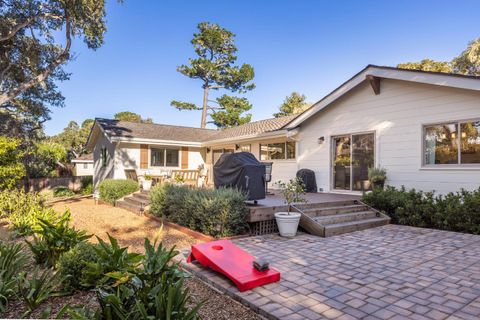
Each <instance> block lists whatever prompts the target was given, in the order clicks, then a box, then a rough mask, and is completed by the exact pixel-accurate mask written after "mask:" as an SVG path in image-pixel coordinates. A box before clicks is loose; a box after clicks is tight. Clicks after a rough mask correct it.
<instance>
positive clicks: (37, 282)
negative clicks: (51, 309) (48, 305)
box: [17, 269, 62, 317]
mask: <svg viewBox="0 0 480 320" xmlns="http://www.w3.org/2000/svg"><path fill="white" fill-rule="evenodd" d="M59 283H60V281H59V277H58V274H55V273H53V272H52V271H51V270H50V269H46V270H44V271H43V272H42V273H39V270H38V269H35V270H34V271H33V274H32V276H31V277H28V276H27V274H26V273H25V272H22V273H20V275H19V279H18V282H17V285H18V295H19V296H20V298H21V299H22V300H23V301H24V302H25V304H26V305H27V307H28V311H27V312H26V313H25V315H24V317H26V316H28V315H29V314H31V312H32V311H34V310H35V309H36V308H37V307H38V306H39V305H40V304H41V303H42V302H43V301H45V300H47V299H48V298H49V297H51V296H59V295H62V293H60V292H58V291H56V289H57V288H58V285H59Z"/></svg>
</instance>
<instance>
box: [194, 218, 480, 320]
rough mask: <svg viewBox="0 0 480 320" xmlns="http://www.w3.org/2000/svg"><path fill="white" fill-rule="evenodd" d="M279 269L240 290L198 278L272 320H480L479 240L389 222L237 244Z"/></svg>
mask: <svg viewBox="0 0 480 320" xmlns="http://www.w3.org/2000/svg"><path fill="white" fill-rule="evenodd" d="M234 242H235V243H237V244H238V245H239V246H240V247H242V248H244V249H245V250H247V251H249V252H250V253H252V254H254V255H256V256H262V257H265V258H267V259H268V260H269V261H270V263H271V265H272V266H274V267H275V268H277V269H278V270H279V271H281V272H282V280H280V282H279V283H274V284H269V285H266V286H263V287H260V288H255V289H254V290H251V291H247V292H244V293H240V292H238V290H237V289H236V288H235V287H234V286H233V285H232V283H231V282H229V281H228V280H227V279H226V278H224V277H221V276H219V275H217V274H215V273H213V272H212V271H209V270H205V269H203V268H201V267H199V266H196V265H192V264H189V267H190V268H191V270H192V271H194V272H195V273H196V274H197V275H198V276H199V277H201V278H204V279H206V280H207V281H208V282H210V283H211V284H213V285H214V286H216V287H217V288H221V290H222V291H224V292H226V293H227V294H229V295H231V296H232V297H234V298H235V299H237V300H238V301H240V302H242V303H244V304H246V305H248V306H250V307H251V308H252V309H254V310H255V311H257V312H259V313H260V314H262V315H263V316H265V317H267V318H269V319H277V318H279V319H292V320H294V319H434V320H439V319H446V318H448V319H479V318H480V236H474V235H468V234H461V233H454V232H445V231H438V230H428V229H420V228H411V227H404V226H395V225H388V226H385V227H380V228H375V229H370V230H365V231H359V232H355V233H350V234H346V235H341V236H336V237H331V238H319V237H315V236H311V235H308V234H300V235H298V236H297V237H295V238H294V239H284V238H280V237H278V236H273V235H272V236H264V237H252V238H244V239H238V240H235V241H234Z"/></svg>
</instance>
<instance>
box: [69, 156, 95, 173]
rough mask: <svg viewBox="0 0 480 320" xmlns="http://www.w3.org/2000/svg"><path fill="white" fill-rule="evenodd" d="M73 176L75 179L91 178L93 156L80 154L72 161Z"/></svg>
mask: <svg viewBox="0 0 480 320" xmlns="http://www.w3.org/2000/svg"><path fill="white" fill-rule="evenodd" d="M71 162H72V164H73V175H74V176H77V177H85V176H93V154H92V153H88V154H82V155H81V156H79V157H77V158H75V159H72V161H71Z"/></svg>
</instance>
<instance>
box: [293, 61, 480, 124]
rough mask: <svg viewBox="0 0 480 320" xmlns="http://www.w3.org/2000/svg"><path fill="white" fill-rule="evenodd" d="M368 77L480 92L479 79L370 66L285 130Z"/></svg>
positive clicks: (301, 121) (302, 120)
mask: <svg viewBox="0 0 480 320" xmlns="http://www.w3.org/2000/svg"><path fill="white" fill-rule="evenodd" d="M367 76H373V77H378V78H382V79H392V80H401V81H409V82H416V83H422V84H431V85H436V86H443V87H450V88H457V89H466V90H475V91H480V80H479V79H478V78H471V77H457V76H454V75H450V74H440V73H429V72H419V71H415V70H405V69H395V68H386V67H378V66H372V65H368V66H367V67H366V68H364V69H363V70H361V71H360V72H359V73H357V74H356V75H354V76H353V77H352V78H350V79H349V80H347V81H346V82H344V83H343V84H341V85H340V86H339V87H338V88H336V89H335V90H333V91H332V92H330V93H329V94H328V95H326V96H325V97H323V98H322V99H321V100H320V101H318V102H316V103H315V104H314V105H313V106H312V107H310V108H309V109H308V110H306V111H305V112H303V113H302V114H301V115H299V116H298V117H297V118H295V119H294V120H293V121H291V122H290V123H289V124H287V125H286V126H285V127H284V128H285V129H294V128H296V127H298V126H299V125H300V124H301V123H303V122H304V121H305V120H307V119H308V118H310V117H311V116H313V115H314V114H316V113H317V112H319V111H321V110H322V109H324V108H325V107H327V106H328V105H330V104H331V103H333V102H334V101H336V100H337V99H339V98H340V97H342V96H343V95H344V94H346V93H348V92H349V91H350V90H352V89H353V88H355V87H356V86H358V85H359V84H361V83H362V82H364V81H366V80H367Z"/></svg>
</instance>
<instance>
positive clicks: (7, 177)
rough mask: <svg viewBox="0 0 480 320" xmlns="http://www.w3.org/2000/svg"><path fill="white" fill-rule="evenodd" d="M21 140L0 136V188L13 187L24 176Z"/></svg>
mask: <svg viewBox="0 0 480 320" xmlns="http://www.w3.org/2000/svg"><path fill="white" fill-rule="evenodd" d="M20 146H21V141H20V140H18V139H11V138H7V137H0V190H3V189H13V188H14V187H15V186H16V185H17V183H18V182H19V181H20V179H21V178H23V177H24V176H25V167H24V165H23V163H22V161H21V159H22V157H23V155H24V152H23V151H21V148H20Z"/></svg>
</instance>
